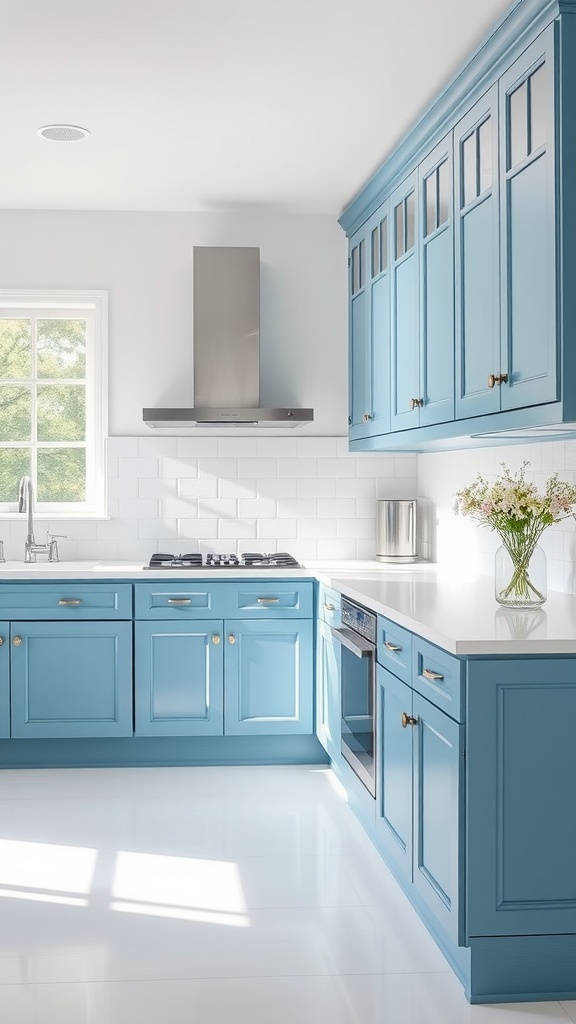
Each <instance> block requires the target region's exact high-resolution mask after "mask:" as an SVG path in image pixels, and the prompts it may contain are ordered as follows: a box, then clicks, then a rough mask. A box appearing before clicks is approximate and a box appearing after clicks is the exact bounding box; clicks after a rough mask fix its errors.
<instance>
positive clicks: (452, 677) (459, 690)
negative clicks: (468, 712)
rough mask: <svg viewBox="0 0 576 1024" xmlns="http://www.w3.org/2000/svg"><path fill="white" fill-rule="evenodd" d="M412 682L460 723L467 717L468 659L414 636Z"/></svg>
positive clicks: (428, 698)
mask: <svg viewBox="0 0 576 1024" xmlns="http://www.w3.org/2000/svg"><path fill="white" fill-rule="evenodd" d="M412 659H413V675H412V682H411V685H412V686H413V687H414V689H415V690H417V691H418V693H421V694H422V696H423V697H426V700H429V701H430V703H431V704H435V705H436V707H438V708H441V709H442V711H445V712H446V713H447V714H448V715H450V716H451V718H454V719H455V720H456V721H457V722H462V721H463V720H464V665H465V663H464V661H461V660H460V658H456V657H455V656H454V655H453V654H448V652H447V651H443V650H442V649H441V648H440V647H435V646H434V644H430V643H428V641H427V640H422V638H421V637H419V636H414V638H413V641H412Z"/></svg>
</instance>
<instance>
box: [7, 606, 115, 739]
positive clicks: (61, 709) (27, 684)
mask: <svg viewBox="0 0 576 1024" xmlns="http://www.w3.org/2000/svg"><path fill="white" fill-rule="evenodd" d="M10 650H11V663H12V664H11V680H12V737H13V738H21V739H25V738H27V737H30V738H32V737H34V738H39V737H53V738H65V737H87V736H132V734H133V728H132V623H131V622H82V623H79V622H75V623H73V624H72V623H65V622H13V623H12V624H11V643H10Z"/></svg>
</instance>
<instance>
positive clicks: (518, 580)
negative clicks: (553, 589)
mask: <svg viewBox="0 0 576 1024" xmlns="http://www.w3.org/2000/svg"><path fill="white" fill-rule="evenodd" d="M494 591H495V596H496V600H497V601H498V603H499V604H502V605H506V606H507V607H508V608H537V607H538V606H539V605H541V604H544V602H545V600H546V597H547V583H546V554H545V552H544V551H543V549H542V548H541V547H540V545H539V544H536V545H535V546H534V548H533V549H532V551H524V552H519V553H518V554H516V555H515V556H514V558H512V556H511V555H510V552H509V551H508V549H507V548H505V547H504V545H503V544H502V545H501V546H500V547H499V548H498V550H497V552H496V555H495V565H494Z"/></svg>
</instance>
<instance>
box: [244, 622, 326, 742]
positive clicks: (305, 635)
mask: <svg viewBox="0 0 576 1024" xmlns="http://www.w3.org/2000/svg"><path fill="white" fill-rule="evenodd" d="M225 634H226V635H225V648H226V649H225V656H224V673H225V677H226V688H225V698H224V732H225V734H226V735H228V736H257V735H262V736H270V735H274V734H278V735H286V734H291V733H292V734H299V733H312V732H313V731H314V693H313V690H314V685H313V684H314V680H313V623H312V622H309V621H302V620H295V619H293V620H290V621H288V620H285V619H276V620H270V621H267V622H258V621H257V620H254V619H244V620H240V619H239V620H232V619H229V620H227V621H226V622H225Z"/></svg>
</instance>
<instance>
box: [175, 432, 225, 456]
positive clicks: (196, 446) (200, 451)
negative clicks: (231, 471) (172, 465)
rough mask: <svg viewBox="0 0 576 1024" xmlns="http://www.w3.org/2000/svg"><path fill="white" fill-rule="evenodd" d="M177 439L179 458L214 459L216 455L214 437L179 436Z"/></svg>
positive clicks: (215, 439)
mask: <svg viewBox="0 0 576 1024" xmlns="http://www.w3.org/2000/svg"><path fill="white" fill-rule="evenodd" d="M177 441H178V456H179V458H181V459H215V458H217V456H218V438H216V437H179V438H177Z"/></svg>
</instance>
